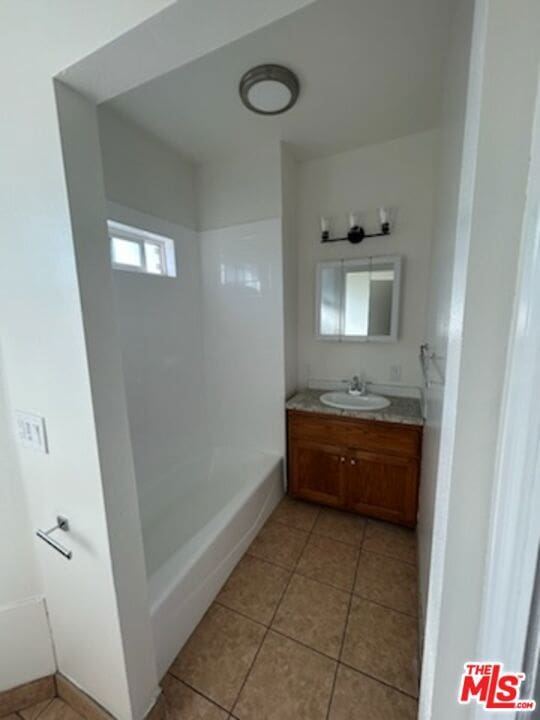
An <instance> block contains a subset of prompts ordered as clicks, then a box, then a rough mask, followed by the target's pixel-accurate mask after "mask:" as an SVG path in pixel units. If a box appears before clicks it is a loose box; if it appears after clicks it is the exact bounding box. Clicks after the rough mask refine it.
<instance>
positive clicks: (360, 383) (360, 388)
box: [349, 375, 367, 395]
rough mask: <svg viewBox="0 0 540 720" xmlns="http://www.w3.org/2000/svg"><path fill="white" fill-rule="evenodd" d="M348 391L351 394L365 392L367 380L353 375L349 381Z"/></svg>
mask: <svg viewBox="0 0 540 720" xmlns="http://www.w3.org/2000/svg"><path fill="white" fill-rule="evenodd" d="M349 393H351V395H365V394H366V393H367V382H366V381H365V380H360V378H359V377H358V375H354V376H353V379H352V380H351V382H350V383H349Z"/></svg>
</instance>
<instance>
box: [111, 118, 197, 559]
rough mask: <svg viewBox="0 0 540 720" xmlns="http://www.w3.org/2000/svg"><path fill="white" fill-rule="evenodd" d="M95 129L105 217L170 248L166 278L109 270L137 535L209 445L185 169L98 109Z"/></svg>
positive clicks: (189, 173)
mask: <svg viewBox="0 0 540 720" xmlns="http://www.w3.org/2000/svg"><path fill="white" fill-rule="evenodd" d="M99 130H100V143H101V155H102V161H103V168H104V181H105V194H106V196H107V199H108V200H109V203H108V217H109V219H111V220H116V221H118V222H121V223H124V224H127V225H133V226H134V227H138V228H142V229H144V230H149V231H150V232H155V233H157V234H161V235H164V236H166V237H169V238H171V239H172V240H173V241H174V245H175V256H176V267H177V276H176V277H174V278H168V277H155V276H148V275H144V274H139V273H132V272H125V271H122V270H114V271H113V286H114V300H115V304H114V311H115V318H116V322H117V325H118V332H119V339H120V345H121V352H122V364H123V371H124V372H123V379H124V384H125V389H126V402H127V411H128V419H129V426H130V435H131V444H132V449H133V461H134V464H135V475H136V480H137V488H138V494H139V503H140V512H141V521H142V525H143V538H144V536H145V531H146V529H147V527H148V525H149V513H151V508H152V506H153V501H152V498H155V497H156V494H159V493H160V488H161V489H163V488H168V487H170V486H174V485H175V484H177V483H178V482H181V480H182V477H183V471H184V468H186V467H187V468H189V467H190V462H192V461H193V459H194V458H196V457H197V456H200V454H201V453H202V452H203V450H204V449H205V448H206V446H207V443H208V436H207V435H208V434H207V430H206V425H205V417H204V408H205V402H204V397H205V395H204V391H205V387H204V374H203V370H204V368H203V331H202V318H203V311H202V291H201V282H200V281H201V263H200V252H199V238H198V236H197V233H196V232H195V231H194V230H192V229H190V228H192V227H194V226H195V225H196V208H195V197H194V191H193V182H194V174H193V168H192V167H191V165H190V164H189V163H188V162H186V161H185V159H184V158H183V157H181V156H180V155H179V154H178V153H177V152H175V151H174V150H171V149H170V148H168V147H166V146H164V145H163V144H162V143H161V142H159V141H158V140H156V139H155V138H154V137H152V136H151V135H149V134H148V133H146V132H144V131H142V130H140V129H138V128H135V127H134V126H133V125H131V124H130V123H128V122H126V121H125V120H124V119H123V118H120V117H118V116H117V115H115V114H113V113H111V112H110V111H109V110H107V109H106V108H101V110H100V112H99ZM135 159H136V160H135ZM134 165H136V167H135V166H134ZM133 208H135V210H134V209H133ZM161 492H163V490H161ZM165 492H167V491H165ZM147 561H148V555H147ZM147 564H148V562H147Z"/></svg>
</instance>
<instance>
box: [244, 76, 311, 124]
mask: <svg viewBox="0 0 540 720" xmlns="http://www.w3.org/2000/svg"><path fill="white" fill-rule="evenodd" d="M238 90H239V92H240V98H241V99H242V102H243V103H244V105H245V106H246V107H247V108H248V110H251V111H253V112H254V113H258V114H259V115H279V114H280V113H284V112H285V111H286V110H290V108H292V106H293V105H294V104H295V102H296V101H297V100H298V95H299V93H300V83H299V81H298V78H297V77H296V75H295V74H294V73H293V71H292V70H289V68H286V67H283V66H282V65H258V66H257V67H254V68H252V69H251V70H248V71H247V73H245V74H244V75H243V76H242V79H241V80H240V85H239V88H238Z"/></svg>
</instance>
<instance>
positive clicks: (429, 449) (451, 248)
mask: <svg viewBox="0 0 540 720" xmlns="http://www.w3.org/2000/svg"><path fill="white" fill-rule="evenodd" d="M473 13H474V5H473V4H472V3H470V2H460V3H458V5H457V6H456V11H455V12H454V14H453V17H452V24H451V26H450V38H449V49H448V56H447V60H446V70H445V94H444V101H443V111H442V123H441V143H440V148H439V151H438V156H439V159H438V162H439V169H438V175H437V178H436V198H435V225H434V231H433V241H432V252H431V264H430V270H429V300H428V312H427V320H426V341H427V342H428V343H429V344H430V346H431V349H432V350H433V351H434V352H435V353H436V354H437V356H438V358H440V360H439V364H440V367H441V369H442V371H443V372H444V371H445V365H446V355H447V344H448V333H449V324H450V300H451V287H452V276H453V271H454V253H455V245H456V233H457V229H458V222H459V211H460V205H459V203H460V182H461V179H462V163H463V149H464V142H465V114H466V109H467V89H468V83H469V58H470V48H471V38H472V25H473ZM431 377H432V378H433V379H434V380H439V378H437V375H436V373H435V372H433V371H432V373H431ZM425 392H426V396H425V397H426V411H427V417H426V425H425V427H424V440H423V447H422V478H421V483H420V499H419V518H418V537H419V564H420V596H421V598H420V599H421V607H422V612H423V615H424V617H425V612H426V607H427V592H428V582H429V564H430V553H431V542H432V534H433V514H434V510H435V492H436V478H437V463H438V460H439V441H440V430H441V419H442V401H443V387H441V386H440V385H432V386H431V387H429V388H426V391H425Z"/></svg>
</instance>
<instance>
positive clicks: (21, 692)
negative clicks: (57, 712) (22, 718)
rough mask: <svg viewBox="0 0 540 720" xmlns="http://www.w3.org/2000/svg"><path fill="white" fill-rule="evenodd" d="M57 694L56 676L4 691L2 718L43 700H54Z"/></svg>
mask: <svg viewBox="0 0 540 720" xmlns="http://www.w3.org/2000/svg"><path fill="white" fill-rule="evenodd" d="M56 694H57V693H56V683H55V676H54V675H46V676H45V677H42V678H38V679H37V680H31V681H30V682H27V683H23V684H22V685H17V686H16V687H14V688H9V690H2V692H0V717H4V715H10V714H11V713H14V712H17V711H18V710H24V709H25V708H27V707H30V706H32V705H35V704H36V703H38V702H42V701H43V700H52V699H53V698H54V697H56Z"/></svg>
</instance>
